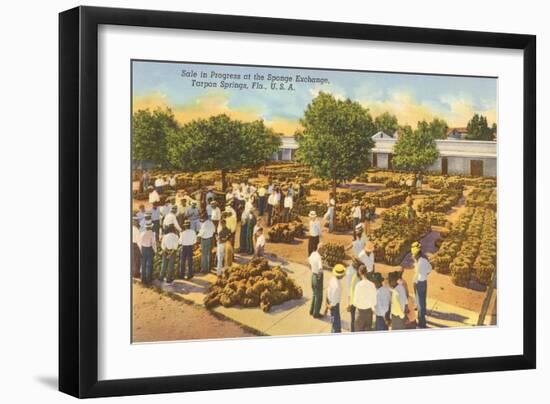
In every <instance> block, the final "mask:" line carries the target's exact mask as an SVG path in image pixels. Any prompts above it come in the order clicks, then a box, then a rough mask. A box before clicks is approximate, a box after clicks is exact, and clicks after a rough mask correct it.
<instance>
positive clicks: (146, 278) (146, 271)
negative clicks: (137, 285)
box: [139, 220, 157, 285]
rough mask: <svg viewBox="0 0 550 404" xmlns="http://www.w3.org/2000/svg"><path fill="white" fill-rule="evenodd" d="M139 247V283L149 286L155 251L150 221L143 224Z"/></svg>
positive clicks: (154, 240) (153, 234)
mask: <svg viewBox="0 0 550 404" xmlns="http://www.w3.org/2000/svg"><path fill="white" fill-rule="evenodd" d="M139 245H140V247H141V282H143V284H145V285H150V284H151V280H152V278H153V257H154V256H155V252H156V251H157V243H156V239H155V233H153V223H152V222H151V221H150V220H148V221H146V222H145V231H144V232H143V233H141V237H140V240H139Z"/></svg>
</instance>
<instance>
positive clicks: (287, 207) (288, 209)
mask: <svg viewBox="0 0 550 404" xmlns="http://www.w3.org/2000/svg"><path fill="white" fill-rule="evenodd" d="M293 207H294V200H293V199H292V195H291V194H290V191H289V193H288V194H287V195H286V196H285V200H284V203H283V208H284V210H283V222H285V223H288V222H290V215H291V213H292V208H293Z"/></svg>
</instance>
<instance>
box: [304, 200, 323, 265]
mask: <svg viewBox="0 0 550 404" xmlns="http://www.w3.org/2000/svg"><path fill="white" fill-rule="evenodd" d="M308 217H309V239H308V244H307V254H308V257H309V256H310V255H311V253H312V252H313V251H316V250H317V246H318V245H319V239H320V237H321V222H319V219H318V218H317V212H315V211H314V210H312V211H311V212H309V215H308Z"/></svg>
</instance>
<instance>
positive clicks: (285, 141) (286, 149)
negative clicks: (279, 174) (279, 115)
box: [271, 136, 298, 161]
mask: <svg viewBox="0 0 550 404" xmlns="http://www.w3.org/2000/svg"><path fill="white" fill-rule="evenodd" d="M296 150H298V142H296V138H295V137H294V136H281V146H279V151H278V152H276V153H273V155H272V156H271V160H280V161H293V160H294V155H295V153H296Z"/></svg>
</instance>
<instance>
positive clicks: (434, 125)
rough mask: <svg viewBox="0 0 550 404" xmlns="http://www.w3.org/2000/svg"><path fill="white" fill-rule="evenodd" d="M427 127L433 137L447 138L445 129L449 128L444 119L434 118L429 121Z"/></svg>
mask: <svg viewBox="0 0 550 404" xmlns="http://www.w3.org/2000/svg"><path fill="white" fill-rule="evenodd" d="M429 127H430V132H432V136H433V137H434V139H447V131H448V130H449V126H448V125H447V122H445V120H443V119H439V118H434V119H433V120H432V121H431V122H430V125H429Z"/></svg>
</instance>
